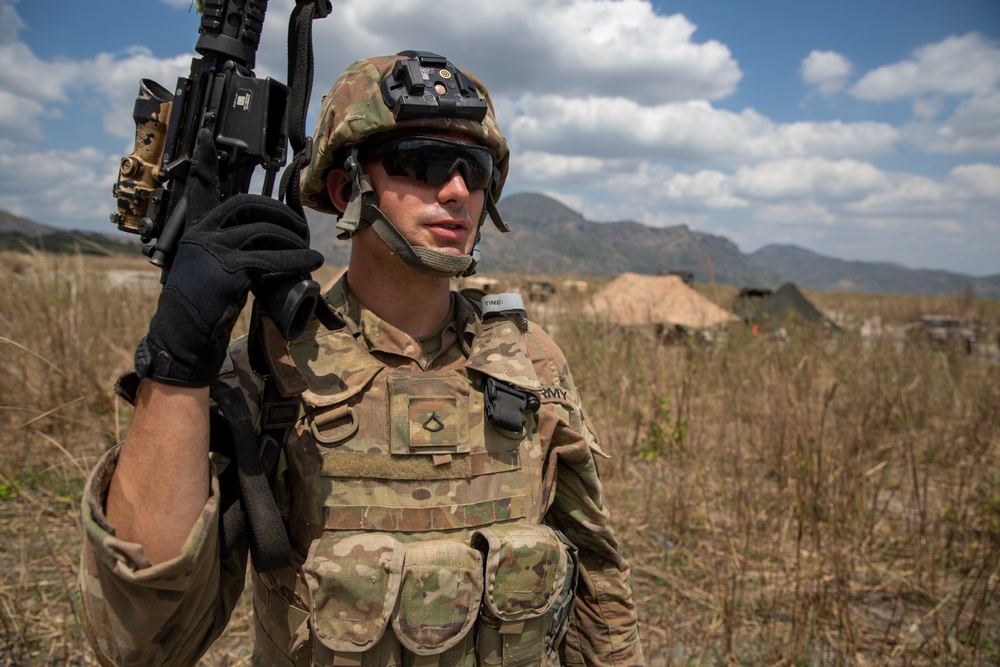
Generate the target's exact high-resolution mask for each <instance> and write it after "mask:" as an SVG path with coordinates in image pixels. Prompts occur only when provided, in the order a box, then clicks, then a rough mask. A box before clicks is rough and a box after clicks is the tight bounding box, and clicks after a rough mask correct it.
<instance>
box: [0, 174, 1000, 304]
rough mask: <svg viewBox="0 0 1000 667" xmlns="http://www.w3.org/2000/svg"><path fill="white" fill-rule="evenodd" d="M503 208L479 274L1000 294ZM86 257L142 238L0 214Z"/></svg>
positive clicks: (948, 278)
mask: <svg viewBox="0 0 1000 667" xmlns="http://www.w3.org/2000/svg"><path fill="white" fill-rule="evenodd" d="M498 208H499V209H500V212H501V214H502V215H503V218H504V220H506V222H507V223H508V225H509V226H510V228H511V231H510V232H509V233H507V234H500V233H499V232H498V231H497V230H496V229H495V228H493V226H492V224H490V223H487V226H486V228H485V229H484V230H483V238H482V243H481V246H480V248H481V252H482V258H483V259H482V261H481V263H480V271H479V272H480V273H482V274H487V275H488V274H490V273H523V274H527V275H547V276H560V275H575V276H579V277H586V276H601V277H611V276H615V275H618V274H620V273H624V272H626V271H628V272H633V273H645V274H654V275H655V274H659V273H667V272H671V271H684V272H690V273H692V274H693V276H694V280H695V281H696V282H706V283H707V282H712V281H715V282H716V283H719V284H724V285H737V286H748V285H752V286H756V287H777V286H778V285H780V284H781V283H784V282H793V283H796V284H797V285H798V286H800V287H803V288H806V289H815V290H824V291H837V292H869V293H886V294H923V295H928V296H935V295H949V294H955V293H962V292H964V291H965V290H966V289H967V288H968V286H970V285H971V287H972V289H973V290H974V292H975V294H976V295H977V296H983V297H993V298H997V297H1000V274H995V275H991V276H985V277H976V276H971V275H966V274H962V273H955V272H951V271H932V270H926V269H910V268H907V267H905V266H902V265H899V264H892V263H887V262H860V261H847V260H842V259H836V258H832V257H827V256H824V255H821V254H819V253H816V252H813V251H811V250H806V249H804V248H800V247H797V246H793V245H768V246H765V247H763V248H760V249H759V250H757V251H755V252H752V253H744V252H742V251H741V250H740V249H739V248H738V247H737V246H736V244H735V243H733V242H732V241H731V240H729V239H727V238H726V237H724V236H718V235H714V234H706V233H704V232H698V231H694V230H692V229H690V228H688V227H687V226H685V225H677V226H673V227H649V226H646V225H643V224H640V223H638V222H633V221H621V222H593V221H589V220H586V219H585V218H584V217H583V216H582V215H580V214H579V213H577V212H576V211H573V210H572V209H570V208H569V207H567V206H565V205H563V204H561V203H560V202H558V201H556V200H555V199H552V198H550V197H546V196H545V195H541V194H533V193H519V194H514V195H510V196H508V197H505V198H504V199H502V200H501V201H500V203H499V206H498ZM307 214H308V215H307V217H308V218H309V221H310V227H311V229H312V246H313V247H314V248H316V249H317V250H319V251H320V252H322V253H323V254H324V256H325V257H326V258H327V262H328V263H329V264H331V265H334V266H346V264H347V261H348V257H349V251H350V243H349V242H345V241H339V240H337V238H336V234H337V230H336V228H335V227H334V225H333V223H334V219H333V218H332V217H330V216H325V215H322V214H318V213H315V214H314V213H313V212H312V211H307ZM29 245H30V246H33V247H43V248H44V249H46V250H53V251H67V250H70V251H71V250H73V249H76V250H77V251H83V252H87V251H88V248H89V249H90V250H91V251H92V250H93V248H94V247H96V246H98V245H99V246H102V247H104V248H106V249H107V250H108V251H111V252H122V251H124V252H135V251H136V239H135V237H132V236H125V235H123V234H119V233H113V232H112V233H109V234H107V235H105V234H98V233H93V232H68V231H64V230H59V229H56V228H55V227H51V226H49V225H43V224H40V223H37V222H34V221H32V220H28V219H26V218H21V217H18V216H16V215H13V214H11V213H8V212H6V211H2V210H0V249H23V248H24V247H25V246H29Z"/></svg>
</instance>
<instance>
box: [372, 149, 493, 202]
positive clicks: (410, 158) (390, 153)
mask: <svg viewBox="0 0 1000 667" xmlns="http://www.w3.org/2000/svg"><path fill="white" fill-rule="evenodd" d="M385 148H386V150H385V152H384V153H383V154H382V166H383V167H384V168H385V171H386V173H387V174H389V175H390V176H406V177H408V178H413V179H416V180H418V181H421V182H422V183H427V184H428V185H432V186H438V185H441V184H442V183H444V182H445V181H447V180H448V179H449V178H450V177H451V175H452V174H453V173H455V172H456V171H459V172H460V173H461V174H462V178H463V179H464V180H465V185H466V187H468V188H469V189H471V190H480V189H482V188H485V187H486V186H488V185H489V183H490V178H491V177H492V175H493V156H492V155H490V153H489V151H487V150H486V149H484V148H480V147H475V146H466V145H463V144H456V143H451V142H447V143H446V142H445V141H443V140H433V139H427V140H405V141H402V142H400V143H399V145H397V146H396V147H395V150H391V149H390V148H389V147H388V146H386V147H385ZM378 152H382V151H381V150H379V151H378Z"/></svg>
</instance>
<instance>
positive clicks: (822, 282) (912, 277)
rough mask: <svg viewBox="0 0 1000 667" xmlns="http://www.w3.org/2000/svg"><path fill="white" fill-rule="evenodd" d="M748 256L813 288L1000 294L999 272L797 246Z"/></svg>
mask: <svg viewBox="0 0 1000 667" xmlns="http://www.w3.org/2000/svg"><path fill="white" fill-rule="evenodd" d="M749 257H750V258H751V259H752V260H753V261H754V262H756V263H758V264H760V265H761V266H766V267H769V268H770V269H772V270H774V271H777V272H778V273H780V274H781V275H784V276H788V277H789V279H790V280H794V281H795V282H797V283H799V284H800V285H804V286H806V287H808V288H810V289H816V290H826V291H832V292H884V293H888V294H952V293H960V292H962V291H964V290H965V288H966V286H967V285H970V284H971V285H972V286H973V289H974V290H975V293H976V294H978V295H979V296H986V297H998V296H1000V275H995V276H987V277H984V278H976V277H974V276H969V275H965V274H961V273H952V272H951V271H932V270H928V269H909V268H907V267H905V266H902V265H900V264H892V263H889V262H857V261H846V260H842V259H835V258H832V257H825V256H823V255H820V254H819V253H815V252H813V251H811V250H806V249H805V248H800V247H798V246H794V245H768V246H764V247H763V248H761V249H760V250H757V251H756V252H754V253H751V254H750V255H749Z"/></svg>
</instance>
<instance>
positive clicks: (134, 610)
mask: <svg viewBox="0 0 1000 667" xmlns="http://www.w3.org/2000/svg"><path fill="white" fill-rule="evenodd" d="M120 447H121V445H118V446H116V447H114V448H112V449H111V450H109V451H108V452H107V453H106V454H105V455H104V456H103V457H101V459H100V460H99V461H98V463H97V465H96V467H95V468H94V470H93V472H92V473H91V475H90V478H89V479H88V480H87V485H86V487H85V489H84V496H83V503H82V504H83V508H82V510H83V529H84V541H83V553H82V557H81V563H80V581H79V584H80V588H79V595H80V603H81V604H80V608H81V609H82V611H83V623H84V628H85V630H86V632H87V638H88V640H89V641H90V644H91V646H92V647H93V648H94V651H95V653H96V654H97V658H98V660H99V661H100V663H101V664H102V665H142V666H143V667H147V666H150V665H193V664H195V663H196V662H197V661H198V658H199V657H200V656H201V655H202V654H203V653H204V652H205V651H206V650H208V648H209V647H210V646H211V645H212V642H214V641H215V640H216V639H217V638H218V636H219V635H220V634H222V631H223V630H224V629H225V627H226V624H227V623H228V621H229V617H230V615H231V614H232V611H233V608H234V606H235V605H236V602H237V600H238V599H239V596H240V594H241V593H242V592H243V583H244V578H245V574H246V564H247V548H246V545H245V543H244V544H243V545H241V546H240V547H239V548H237V549H234V550H232V551H230V552H227V553H222V554H221V557H220V549H219V539H220V531H219V523H218V521H219V511H220V510H219V502H220V489H219V476H218V472H219V469H220V468H221V467H222V466H223V465H224V463H225V459H223V458H220V457H218V456H217V455H214V454H213V455H212V456H213V460H212V480H211V489H210V495H209V498H208V500H207V502H206V503H205V506H204V508H203V509H202V512H201V517H200V518H199V519H198V521H197V522H196V523H195V525H194V527H193V528H192V529H191V532H190V534H189V535H188V537H187V541H186V542H185V543H184V547H183V549H182V551H181V554H180V555H179V556H177V557H176V558H174V559H172V560H169V561H167V562H165V563H159V564H156V565H151V564H150V562H149V560H148V559H147V558H146V554H145V552H144V550H143V548H142V546H141V545H139V544H136V543H131V542H126V541H124V540H121V539H119V538H118V537H116V536H115V527H114V526H113V525H112V524H111V523H110V522H109V521H108V519H107V517H106V516H105V514H104V503H105V500H106V498H107V492H108V487H109V485H110V484H111V477H112V476H113V474H114V471H115V466H116V465H117V461H118V454H119V451H120Z"/></svg>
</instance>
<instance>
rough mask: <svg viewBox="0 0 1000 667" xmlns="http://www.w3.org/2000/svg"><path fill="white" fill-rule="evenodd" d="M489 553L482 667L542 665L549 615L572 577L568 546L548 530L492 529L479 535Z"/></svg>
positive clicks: (480, 642)
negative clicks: (570, 574)
mask: <svg viewBox="0 0 1000 667" xmlns="http://www.w3.org/2000/svg"><path fill="white" fill-rule="evenodd" d="M475 542H476V545H477V546H478V547H479V548H480V549H481V550H482V551H483V552H484V553H485V554H486V570H485V572H486V576H485V582H484V584H485V587H484V594H483V612H482V613H481V614H480V619H479V624H478V626H479V627H478V632H477V639H476V649H477V651H478V653H479V656H480V663H481V664H483V665H502V666H503V667H521V666H525V665H537V664H544V662H543V660H544V658H545V655H546V649H545V646H546V635H547V634H549V627H548V624H549V619H548V617H547V612H548V611H549V610H550V609H552V608H553V605H555V604H556V601H557V600H558V599H559V597H560V595H562V594H563V592H564V588H565V585H566V581H567V577H568V576H569V567H570V559H569V555H568V552H567V548H566V546H565V545H564V544H563V542H562V540H560V539H559V536H558V535H557V534H556V532H555V531H554V530H552V529H551V528H549V527H548V526H538V525H532V524H522V523H514V524H502V525H494V526H490V527H488V528H483V529H480V530H478V531H476V537H475Z"/></svg>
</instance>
